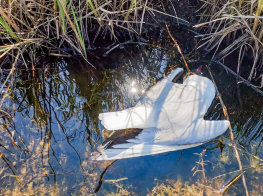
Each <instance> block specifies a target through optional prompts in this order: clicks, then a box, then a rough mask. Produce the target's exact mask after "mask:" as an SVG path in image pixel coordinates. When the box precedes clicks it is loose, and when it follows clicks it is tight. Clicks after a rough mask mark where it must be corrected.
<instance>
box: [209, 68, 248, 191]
mask: <svg viewBox="0 0 263 196" xmlns="http://www.w3.org/2000/svg"><path fill="white" fill-rule="evenodd" d="M206 68H207V70H208V72H209V74H210V76H211V79H212V81H213V83H214V85H215V88H216V91H217V93H218V98H219V100H220V103H221V106H222V109H223V113H224V115H225V117H226V118H227V120H228V121H230V118H229V116H228V113H227V108H226V106H225V104H224V102H223V100H222V97H221V94H220V93H219V90H218V87H217V85H216V82H215V80H214V77H213V75H212V73H211V70H210V68H209V67H208V66H207V65H206ZM229 130H230V137H231V140H232V145H233V147H234V150H235V153H236V158H237V162H238V165H239V169H240V170H241V171H242V170H243V169H242V163H241V160H240V156H239V153H238V150H237V145H236V142H235V138H234V134H233V129H232V126H231V124H230V125H229ZM241 174H242V181H243V185H244V188H245V191H246V195H247V196H248V195H249V193H248V189H247V184H246V179H245V176H244V172H242V173H241Z"/></svg>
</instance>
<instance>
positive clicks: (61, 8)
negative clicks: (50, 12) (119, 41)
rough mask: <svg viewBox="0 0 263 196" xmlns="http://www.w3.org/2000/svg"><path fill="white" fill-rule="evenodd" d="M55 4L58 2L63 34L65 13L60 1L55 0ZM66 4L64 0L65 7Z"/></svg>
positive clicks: (64, 31)
mask: <svg viewBox="0 0 263 196" xmlns="http://www.w3.org/2000/svg"><path fill="white" fill-rule="evenodd" d="M57 4H58V7H59V11H60V15H61V21H62V33H63V34H66V23H65V17H66V14H65V12H64V10H63V7H62V5H61V3H60V1H59V0H57ZM66 5H67V1H66V0H65V7H66Z"/></svg>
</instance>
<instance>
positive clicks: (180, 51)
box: [165, 24, 190, 73]
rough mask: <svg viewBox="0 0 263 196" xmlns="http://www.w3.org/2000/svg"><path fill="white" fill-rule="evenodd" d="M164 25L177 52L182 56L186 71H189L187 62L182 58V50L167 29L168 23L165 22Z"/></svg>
mask: <svg viewBox="0 0 263 196" xmlns="http://www.w3.org/2000/svg"><path fill="white" fill-rule="evenodd" d="M165 26H166V29H167V31H168V33H169V36H170V37H171V39H172V40H173V42H174V44H175V46H176V48H177V50H178V52H179V53H180V54H181V56H182V58H183V61H184V65H185V67H186V70H187V72H188V73H190V69H189V67H188V64H187V62H186V60H185V58H184V54H183V52H182V50H181V48H180V46H179V44H178V43H177V41H176V40H175V39H174V37H173V36H172V34H171V32H170V30H169V27H168V25H167V24H165Z"/></svg>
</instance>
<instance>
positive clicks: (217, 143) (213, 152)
mask: <svg viewBox="0 0 263 196" xmlns="http://www.w3.org/2000/svg"><path fill="white" fill-rule="evenodd" d="M177 33H178V34H177V35H178V36H179V37H178V39H179V43H180V44H182V46H183V51H184V53H186V54H187V55H186V56H187V61H188V62H189V64H190V68H191V69H196V68H197V67H198V66H199V65H201V64H204V62H206V61H209V60H210V59H209V58H208V57H207V58H200V54H199V53H197V52H196V51H195V50H194V47H193V46H194V44H195V42H194V41H195V40H194V39H193V35H191V34H187V35H186V34H185V32H184V31H182V32H177ZM184 35H185V36H186V37H187V39H184V37H183V36H184ZM190 35H191V36H190ZM167 39H168V40H169V38H168V37H167V36H166V37H163V36H162V37H160V40H159V42H160V43H161V44H162V45H161V46H162V47H159V46H157V44H156V43H154V45H149V44H143V45H140V44H135V43H130V45H128V46H127V47H126V48H125V49H122V50H120V49H119V50H115V51H113V52H112V53H110V54H109V56H108V57H107V58H108V59H110V60H109V61H108V62H109V63H110V64H111V67H115V68H114V69H110V70H102V71H101V70H98V69H93V68H90V67H88V66H84V65H83V64H82V63H81V62H80V61H78V60H76V59H74V58H72V59H66V58H65V59H57V60H55V61H50V62H48V63H47V64H46V65H45V66H44V67H45V68H41V69H36V70H35V71H34V72H33V71H32V70H30V71H28V70H18V71H17V75H16V76H15V77H14V78H12V79H13V80H12V81H13V84H12V88H11V89H10V93H9V94H8V96H7V97H6V98H5V99H4V101H3V103H1V110H4V111H6V112H7V113H8V114H5V113H3V112H1V119H0V123H1V125H0V132H1V134H0V136H1V138H0V153H1V154H0V155H1V161H0V182H1V183H0V193H1V195H23V194H24V195H107V194H109V195H117V194H119V195H132V194H134V195H146V194H153V195H158V194H159V195H165V194H166V195H203V192H205V193H206V194H207V195H211V194H215V195H216V194H219V192H218V191H219V189H220V188H221V186H222V185H223V184H224V183H227V182H228V180H231V179H232V178H233V177H235V176H236V175H238V174H239V173H238V172H234V171H237V170H238V169H239V168H238V163H237V160H236V157H235V153H234V149H233V147H232V144H231V139H230V135H229V130H228V131H226V133H225V134H224V135H223V136H221V137H219V138H216V139H215V140H213V141H211V142H209V143H206V144H205V145H202V146H199V147H196V148H191V149H187V150H183V151H175V152H170V153H165V154H160V155H154V156H145V157H138V158H132V159H124V160H117V161H114V162H113V161H103V162H89V161H88V158H89V153H90V152H92V151H93V150H94V149H95V148H96V147H97V146H98V145H99V143H100V142H102V141H103V135H102V133H101V131H102V130H103V127H102V125H101V124H100V122H99V121H98V114H99V113H100V112H106V111H115V110H120V109H123V108H127V107H130V106H133V105H134V104H135V103H136V101H137V100H138V99H139V97H140V95H141V93H142V91H143V90H146V89H147V88H148V87H150V86H151V85H153V84H154V83H155V82H156V81H158V80H159V79H161V78H162V77H163V75H164V73H165V72H166V71H169V70H171V69H174V68H175V67H176V66H180V67H183V64H182V60H181V58H180V55H179V54H178V53H177V52H176V50H175V49H173V48H171V47H170V41H167ZM165 40H166V41H165ZM164 43H165V44H164ZM165 48H169V49H165ZM105 58H106V57H105ZM99 61H100V60H99ZM94 62H96V61H94ZM100 62H104V63H105V62H107V61H105V60H103V61H102V60H101V61H100ZM211 69H212V72H213V74H214V77H215V80H216V83H217V85H218V87H219V90H220V93H221V94H222V98H223V100H224V102H225V104H226V106H227V108H228V113H229V115H230V119H231V125H232V127H233V130H234V135H235V140H236V142H237V143H238V149H239V153H240V158H241V160H242V164H243V167H244V168H246V173H245V177H246V180H247V185H248V190H249V192H250V193H251V195H260V194H263V188H262V186H263V184H262V182H263V174H262V171H263V170H262V166H260V165H259V164H262V163H263V162H262V161H263V151H262V144H261V142H262V138H263V135H262V132H263V121H262V120H263V119H262V118H263V106H262V103H263V96H262V95H261V94H260V93H257V92H255V91H254V90H253V89H252V88H251V87H249V86H247V85H246V84H244V83H239V82H238V81H237V79H236V78H235V76H233V75H232V74H230V73H228V72H226V70H224V69H223V68H222V67H220V66H219V65H216V64H212V65H211ZM4 73H5V74H7V73H8V70H5V71H4ZM204 75H205V76H206V77H209V74H208V72H207V70H204ZM133 81H134V82H135V88H136V92H135V93H134V92H132V91H131V90H132V89H131V88H132V85H131V84H132V82H133ZM8 84H10V83H8ZM5 89H6V88H4V90H5ZM1 96H2V97H3V96H4V94H3V93H2V95H1ZM206 118H207V119H223V118H224V115H223V112H222V109H221V105H220V103H219V100H218V99H217V98H216V99H215V101H214V103H213V104H212V106H211V108H210V110H209V112H208V113H207V116H206ZM12 136H13V137H12ZM204 149H206V152H205V153H204V155H203V156H200V153H202V152H204ZM203 164H204V168H203V169H202V165H203ZM247 167H248V168H247ZM230 172H233V173H231V174H229V173H230ZM219 175H222V176H219ZM218 176H219V177H218ZM204 184H205V185H206V187H204V186H203V185H204ZM225 194H227V195H244V194H245V192H244V188H243V185H242V181H241V179H239V180H237V181H236V182H235V183H234V184H233V185H232V186H231V187H230V189H229V190H228V191H227V193H225Z"/></svg>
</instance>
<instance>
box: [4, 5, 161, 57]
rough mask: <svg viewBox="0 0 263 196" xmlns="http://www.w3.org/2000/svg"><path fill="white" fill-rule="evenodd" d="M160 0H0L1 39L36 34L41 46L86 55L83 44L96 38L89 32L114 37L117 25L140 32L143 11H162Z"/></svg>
mask: <svg viewBox="0 0 263 196" xmlns="http://www.w3.org/2000/svg"><path fill="white" fill-rule="evenodd" d="M159 4H160V5H161V4H162V3H161V2H159V1H152V2H151V3H150V2H148V0H127V1H122V0H113V1H104V0H79V1H70V0H54V1H35V0H32V1H30V2H27V3H24V2H22V1H12V2H9V1H1V2H0V33H1V34H0V39H1V40H2V41H3V43H4V44H17V43H19V42H24V41H26V40H28V39H33V38H37V39H39V40H41V47H43V46H44V47H47V48H49V49H50V48H51V49H59V50H60V51H61V49H63V50H64V51H67V49H73V50H75V51H77V52H79V53H81V54H82V56H84V57H87V56H86V52H87V50H86V45H90V43H89V41H91V42H94V40H96V38H97V36H95V37H94V35H93V36H91V38H93V39H94V40H89V39H90V35H89V32H95V35H100V34H102V33H104V34H105V32H108V34H109V35H111V37H112V39H115V41H118V36H115V33H114V31H116V29H122V30H124V31H126V32H127V33H129V34H130V35H131V34H138V35H139V34H140V33H141V30H140V28H139V25H138V24H141V26H142V24H143V23H145V21H144V19H145V18H146V17H144V14H145V13H147V12H151V14H152V13H153V12H155V11H154V10H156V11H158V12H162V11H163V10H160V9H159V7H160V6H158V5H159ZM153 8H155V9H153ZM112 35H114V36H112ZM36 44H39V45H40V42H38V43H36ZM2 45H3V44H2Z"/></svg>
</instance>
